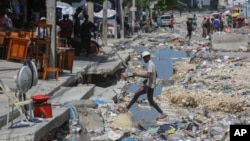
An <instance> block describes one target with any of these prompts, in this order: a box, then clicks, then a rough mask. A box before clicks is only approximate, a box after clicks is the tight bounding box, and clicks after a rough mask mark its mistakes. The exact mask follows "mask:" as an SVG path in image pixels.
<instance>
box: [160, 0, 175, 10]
mask: <svg viewBox="0 0 250 141" xmlns="http://www.w3.org/2000/svg"><path fill="white" fill-rule="evenodd" d="M177 3H178V0H158V4H157V6H156V7H157V9H159V10H162V11H164V10H170V9H171V8H172V7H174V6H176V5H177Z"/></svg>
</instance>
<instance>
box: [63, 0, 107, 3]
mask: <svg viewBox="0 0 250 141" xmlns="http://www.w3.org/2000/svg"><path fill="white" fill-rule="evenodd" d="M61 1H62V2H66V3H73V2H81V1H82V0H61ZM86 1H89V2H93V3H103V0H86Z"/></svg>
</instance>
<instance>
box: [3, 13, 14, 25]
mask: <svg viewBox="0 0 250 141" xmlns="http://www.w3.org/2000/svg"><path fill="white" fill-rule="evenodd" d="M12 14H13V13H12V10H11V9H6V10H5V14H4V17H3V26H4V28H6V29H12V28H13V23H12V19H11V18H12Z"/></svg>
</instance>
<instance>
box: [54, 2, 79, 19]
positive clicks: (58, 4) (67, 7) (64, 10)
mask: <svg viewBox="0 0 250 141" xmlns="http://www.w3.org/2000/svg"><path fill="white" fill-rule="evenodd" d="M56 7H57V8H62V15H65V14H69V16H70V17H71V15H73V14H74V13H75V8H74V7H72V6H71V5H70V4H68V3H65V2H60V1H57V2H56Z"/></svg>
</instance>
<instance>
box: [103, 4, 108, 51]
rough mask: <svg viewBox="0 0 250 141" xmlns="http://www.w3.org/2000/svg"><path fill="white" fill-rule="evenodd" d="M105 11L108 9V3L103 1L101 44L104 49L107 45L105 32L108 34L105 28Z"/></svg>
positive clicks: (106, 27)
mask: <svg viewBox="0 0 250 141" xmlns="http://www.w3.org/2000/svg"><path fill="white" fill-rule="evenodd" d="M107 9H108V1H107V0H104V1H103V19H102V35H103V44H104V47H107V45H108V37H107V32H108V26H107V17H108V16H107V14H108V12H107Z"/></svg>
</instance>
